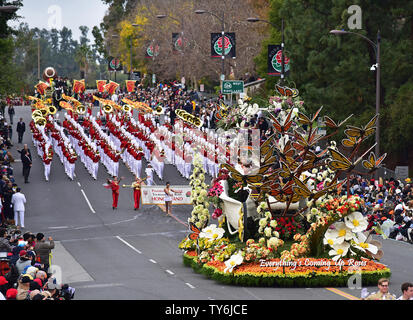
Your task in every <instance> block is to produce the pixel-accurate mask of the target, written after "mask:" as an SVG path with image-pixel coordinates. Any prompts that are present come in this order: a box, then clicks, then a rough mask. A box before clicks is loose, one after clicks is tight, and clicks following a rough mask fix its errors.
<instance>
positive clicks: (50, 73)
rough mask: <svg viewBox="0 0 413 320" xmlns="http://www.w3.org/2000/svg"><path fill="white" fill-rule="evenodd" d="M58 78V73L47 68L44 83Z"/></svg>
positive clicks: (44, 72) (44, 73)
mask: <svg viewBox="0 0 413 320" xmlns="http://www.w3.org/2000/svg"><path fill="white" fill-rule="evenodd" d="M56 76H57V72H56V70H55V69H54V68H53V67H47V68H46V69H44V71H43V79H44V81H47V82H49V81H50V79H53V78H55V77H56Z"/></svg>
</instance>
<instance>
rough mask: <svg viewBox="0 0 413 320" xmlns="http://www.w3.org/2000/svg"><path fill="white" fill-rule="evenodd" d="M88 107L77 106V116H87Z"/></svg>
mask: <svg viewBox="0 0 413 320" xmlns="http://www.w3.org/2000/svg"><path fill="white" fill-rule="evenodd" d="M85 112H86V107H85V106H84V105H83V104H80V105H78V106H76V113H77V114H85Z"/></svg>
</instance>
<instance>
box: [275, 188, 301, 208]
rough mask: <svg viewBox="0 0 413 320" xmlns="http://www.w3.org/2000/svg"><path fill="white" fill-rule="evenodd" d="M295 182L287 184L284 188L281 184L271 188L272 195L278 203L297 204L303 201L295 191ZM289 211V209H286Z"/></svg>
mask: <svg viewBox="0 0 413 320" xmlns="http://www.w3.org/2000/svg"><path fill="white" fill-rule="evenodd" d="M293 185H294V182H293V181H289V182H287V183H286V184H285V185H284V186H283V187H281V186H280V185H279V184H274V185H273V187H272V188H271V193H270V194H271V195H272V196H273V197H274V198H275V199H276V200H277V201H278V202H288V203H292V202H297V201H299V200H300V199H301V196H300V195H298V194H296V193H294V190H293ZM286 211H288V207H287V208H286Z"/></svg>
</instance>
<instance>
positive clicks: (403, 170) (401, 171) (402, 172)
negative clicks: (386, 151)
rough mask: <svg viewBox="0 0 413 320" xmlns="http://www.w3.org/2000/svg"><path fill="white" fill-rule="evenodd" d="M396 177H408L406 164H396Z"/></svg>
mask: <svg viewBox="0 0 413 320" xmlns="http://www.w3.org/2000/svg"><path fill="white" fill-rule="evenodd" d="M395 171H396V178H397V179H406V178H408V177H409V167H408V166H396V170H395Z"/></svg>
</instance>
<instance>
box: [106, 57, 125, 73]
mask: <svg viewBox="0 0 413 320" xmlns="http://www.w3.org/2000/svg"><path fill="white" fill-rule="evenodd" d="M122 69H123V67H122V64H121V63H120V60H119V59H118V58H114V57H109V58H108V71H121V70H122Z"/></svg>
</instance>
